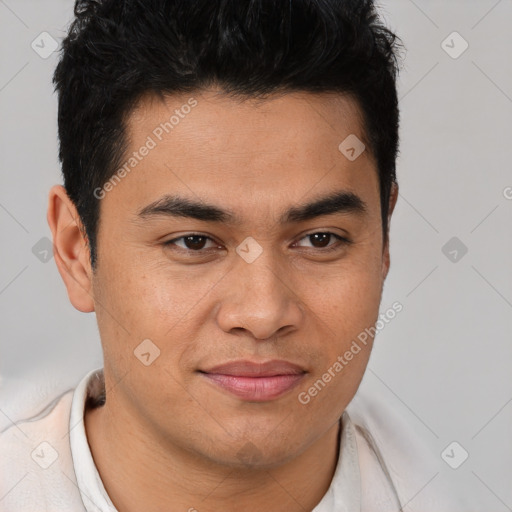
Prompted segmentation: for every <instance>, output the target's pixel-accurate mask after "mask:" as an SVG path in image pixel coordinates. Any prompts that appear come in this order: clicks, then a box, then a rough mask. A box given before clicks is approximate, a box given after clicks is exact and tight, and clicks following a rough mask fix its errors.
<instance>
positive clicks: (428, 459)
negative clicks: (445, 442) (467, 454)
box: [347, 392, 472, 512]
mask: <svg viewBox="0 0 512 512" xmlns="http://www.w3.org/2000/svg"><path fill="white" fill-rule="evenodd" d="M387 403H388V402H386V401H385V400H384V397H382V396H376V395H371V396H370V395H369V394H368V393H360V392H358V393H357V394H356V396H355V397H354V399H353V400H352V402H351V403H350V405H349V406H348V407H347V412H348V414H349V415H350V419H351V421H352V424H353V428H354V431H355V437H356V442H357V447H358V455H359V464H360V470H361V491H362V492H361V494H362V497H363V503H364V502H365V499H366V502H367V503H371V504H372V505H374V504H376V503H377V504H379V507H380V508H379V510H381V511H382V512H385V511H386V507H385V506H383V505H385V504H383V503H379V499H381V498H380V496H379V493H378V492H376V491H375V489H376V488H378V486H376V485H375V483H376V482H378V481H380V482H381V487H383V486H384V485H387V486H388V487H389V488H390V489H394V492H396V498H397V499H398V501H399V502H400V506H401V507H405V506H407V510H410V511H411V512H414V511H416V512H424V511H425V510H436V511H437V512H462V511H467V510H470V509H472V507H471V504H470V503H468V502H467V500H466V499H465V498H464V497H463V496H455V495H454V493H453V491H452V490H451V489H450V487H449V484H448V480H446V479H445V476H446V474H447V471H449V470H450V468H447V467H445V466H446V465H445V463H444V461H443V460H442V459H441V457H440V453H438V451H439V450H437V448H436V446H435V444H436V443H435V442H433V441H432V439H430V438H429V436H430V435H431V434H430V433H429V432H426V433H425V434H424V435H422V434H421V433H420V432H421V431H420V429H419V428H418V426H416V427H415V426H413V424H412V422H409V421H407V420H406V418H405V417H404V416H402V415H400V414H399V413H398V412H397V411H396V410H394V409H393V408H392V407H391V406H389V405H387ZM432 437H433V439H434V440H435V441H437V439H436V438H435V437H434V436H432ZM362 510H366V508H365V507H364V506H363V509H362ZM389 510H393V508H389Z"/></svg>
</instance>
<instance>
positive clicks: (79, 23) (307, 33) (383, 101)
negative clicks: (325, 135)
mask: <svg viewBox="0 0 512 512" xmlns="http://www.w3.org/2000/svg"><path fill="white" fill-rule="evenodd" d="M74 14H75V17H74V19H73V21H72V23H71V25H70V27H69V31H68V34H67V36H66V38H65V39H64V40H63V43H62V48H61V50H60V52H61V54H60V59H59V62H58V64H57V67H56V69H55V73H54V76H53V82H54V84H55V90H56V91H57V92H58V134H59V159H60V162H61V164H62V173H63V176H64V186H65V189H66V192H67V194H68V196H69V198H70V199H71V200H72V201H73V203H74V204H75V206H76V208H77V211H78V214H79V216H80V221H81V224H82V225H81V226H80V227H81V228H83V230H84V235H86V238H87V242H88V245H89V249H90V253H91V265H92V268H93V269H94V268H95V263H96V257H97V255H96V235H97V229H98V223H99V210H100V204H99V199H98V197H96V195H95V194H94V190H97V189H98V187H102V186H103V185H104V184H105V182H106V181H107V180H109V179H110V178H111V177H112V176H113V174H114V173H115V172H116V170H117V169H118V168H119V166H120V165H121V163H122V161H123V157H124V154H125V151H126V150H127V147H126V145H127V138H126V118H127V116H128V115H129V114H130V113H131V112H132V111H133V109H134V108H135V107H136V106H137V103H138V102H139V101H140V100H141V99H142V97H143V96H144V95H145V94H151V93H153V94H156V95H157V96H160V97H164V95H167V94H173V93H192V92H194V91H198V90H200V89H202V88H207V87H210V86H217V87H219V86H220V88H221V89H222V91H224V92H225V93H226V94H232V95H236V96H239V97H248V98H256V97H260V98H264V97H265V96H267V95H269V94H271V93H286V92H292V91H304V92H311V93H321V92H335V93H345V94H348V95H350V96H351V97H353V98H354V99H355V100H356V102H357V105H358V107H359V109H360V111H361V113H362V118H363V129H364V137H365V141H367V142H368V147H367V150H369V151H370V154H371V155H372V156H373V157H374V159H375V162H376V164H377V168H378V174H379V184H380V199H381V214H382V227H383V234H384V239H385V240H387V231H388V225H387V215H388V206H389V197H390V190H391V187H392V183H393V182H396V173H395V162H396V157H397V154H398V143H399V136H398V128H399V110H398V98H397V90H396V78H397V74H398V70H399V66H398V51H397V50H398V49H399V47H401V46H402V44H401V41H400V39H399V38H398V37H397V36H396V35H395V34H394V33H393V32H391V30H389V29H388V28H386V27H385V26H384V25H383V24H382V23H381V21H380V18H379V15H378V13H377V10H376V7H375V5H374V2H373V0H76V3H75V7H74ZM340 142H341V141H340Z"/></svg>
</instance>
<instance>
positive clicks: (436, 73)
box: [0, 0, 512, 511]
mask: <svg viewBox="0 0 512 512" xmlns="http://www.w3.org/2000/svg"><path fill="white" fill-rule="evenodd" d="M72 7H73V2H71V1H70V0H66V1H64V0H46V1H41V0H38V1H35V0H33V1H28V0H0V52H1V55H0V61H1V67H0V118H1V123H0V130H1V136H0V155H1V157H0V168H1V173H0V233H1V240H2V251H1V258H2V259H1V265H0V311H1V324H0V350H1V354H0V355H1V357H0V379H2V380H1V382H2V386H1V388H0V405H1V408H0V423H1V425H3V426H7V425H8V424H10V421H11V420H15V419H18V418H19V417H21V416H23V414H24V413H26V411H27V410H28V408H27V407H28V406H27V405H26V404H28V403H29V402H30V401H32V402H33V403H40V401H41V400H46V399H47V398H48V397H49V396H51V395H52V394H54V392H55V391H56V390H61V389H65V388H67V387H70V386H74V385H76V383H77V382H78V380H80V379H81V377H82V376H83V375H84V374H85V372H86V371H88V370H89V369H92V368H96V367H99V366H101V364H102V358H101V349H100V342H99V336H98V331H97V327H96V322H95V317H94V315H92V314H83V313H80V312H78V311H76V310H74V308H73V307H72V306H71V304H70V303H69V301H68V298H67V294H66V290H65V287H64V285H63V283H62V281H61V278H60V275H59V274H58V272H57V269H56V266H55V263H54V261H53V258H50V259H49V260H48V261H46V262H44V261H41V260H40V258H41V257H42V256H44V252H42V251H44V243H45V242H44V241H43V242H41V239H44V237H48V238H49V237H50V236H51V235H50V231H49V228H48V225H47V222H46V207H47V194H48V190H49V188H50V186H51V185H53V184H54V183H60V182H61V178H60V170H59V164H58V159H57V135H56V97H55V96H54V94H53V88H52V85H51V75H52V73H53V69H54V67H55V64H56V54H55V53H54V54H52V55H50V56H49V57H48V58H46V59H44V58H42V57H40V56H39V55H38V54H37V53H36V52H35V51H34V50H33V49H32V47H31V43H32V41H34V40H35V41H36V42H37V41H40V40H41V36H40V34H41V32H43V31H46V32H48V33H49V34H50V35H51V36H52V37H53V38H55V39H56V40H57V41H59V42H60V39H61V38H62V37H63V36H64V34H65V30H66V27H67V25H68V23H69V20H70V19H71V16H72ZM381 13H382V15H383V17H384V20H385V22H386V24H388V25H389V26H390V27H391V28H392V29H393V30H395V31H396V32H397V33H398V35H399V36H400V37H401V38H402V40H403V41H404V44H405V46H406V48H407V53H406V56H405V61H404V65H403V69H402V71H401V76H400V79H399V91H400V93H399V94H400V99H401V152H400V156H399V159H398V179H399V183H400V198H399V202H398V205H397V208H396V213H395V215H394V219H393V222H392V229H391V255H392V266H391V271H390V274H389V276H388V279H387V282H386V286H385V291H384V298H383V301H382V312H384V311H385V310H386V309H387V308H388V307H389V306H390V305H391V304H392V303H393V302H394V301H400V302H401V303H402V304H403V308H404V309H403V311H402V312H401V313H399V314H398V315H397V316H396V318H395V319H394V320H393V321H392V322H391V323H390V324H389V325H387V326H386V327H385V329H384V330H383V331H382V332H381V333H379V335H378V338H377V342H376V346H375V349H374V353H373V354H372V357H371V361H370V364H369V369H368V371H367V373H366V375H365V378H364V381H363V384H362V386H361V389H360V392H361V393H368V394H374V395H375V396H378V397H380V398H381V399H382V400H383V401H384V402H385V403H386V406H389V407H392V408H394V409H395V410H397V411H398V412H399V413H400V414H401V415H402V416H403V418H405V419H406V421H407V422H408V423H409V424H410V426H411V428H412V429H414V430H415V431H416V432H417V433H418V434H420V435H421V436H422V437H423V438H424V440H425V442H426V443H427V444H428V445H429V446H430V447H431V449H432V450H433V451H434V452H435V453H438V454H441V452H442V451H443V450H444V448H445V447H447V446H448V445H449V444H450V443H451V442H452V441H457V442H458V443H459V444H460V446H461V447H463V448H464V449H465V450H466V451H467V452H468V453H469V458H468V460H467V461H466V462H464V464H462V465H461V466H460V467H459V468H458V469H456V470H454V469H452V468H450V467H448V465H447V464H445V462H444V461H443V460H442V458H441V456H440V455H439V475H440V477H441V478H443V479H444V480H445V481H446V482H448V483H449V485H451V486H453V489H454V490H456V492H460V493H465V494H468V495H470V496H474V497H475V499H478V500H480V502H483V503H485V506H483V507H482V508H479V510H486V511H490V510H495V511H505V510H512V486H510V474H511V460H512V435H511V434H512V429H511V428H510V427H511V425H512V403H511V402H512V372H511V369H510V367H511V363H512V343H511V331H512V314H511V313H512V286H511V284H512V265H511V263H512V262H511V257H510V254H511V249H512V230H511V220H512V172H511V163H510V162H511V160H512V149H511V147H512V127H511V124H512V123H511V122H512V58H511V53H512V30H511V28H510V25H511V23H512V1H511V0H501V1H496V0H489V1H488V0H482V1H468V0H466V1H446V0H445V1H437V0H436V1H434V0H432V1H427V0H424V1H421V0H416V1H415V2H413V1H412V0H398V1H393V2H392V1H384V2H381ZM454 31H457V32H458V33H459V34H460V35H461V36H462V37H463V38H464V39H465V40H466V41H467V42H468V44H469V47H468V49H467V50H466V51H465V52H464V53H462V54H461V55H460V56H458V57H457V58H453V56H450V55H449V54H448V53H447V52H446V51H445V49H447V50H448V51H450V52H452V55H454V52H455V53H458V52H459V51H460V49H461V48H462V46H461V41H460V40H458V39H457V36H455V38H454V37H453V36H450V37H449V38H448V40H447V42H446V43H445V44H443V41H444V40H446V38H447V37H448V36H449V35H450V34H452V32H454ZM446 45H449V46H451V47H452V48H451V49H450V48H446ZM46 48H48V47H47V46H46ZM507 187H510V188H507ZM453 237H457V240H456V241H455V242H452V243H454V244H455V245H453V246H452V245H449V246H448V248H447V249H445V250H444V252H443V249H442V248H443V246H445V244H446V243H447V242H448V241H449V240H450V239H452V238H453ZM36 244H43V245H42V246H39V245H36ZM34 246H36V249H37V248H39V258H38V257H36V255H35V254H34V253H33V247H34ZM41 247H42V249H41ZM464 247H466V248H467V253H466V254H465V255H462V254H463V249H464ZM453 250H455V251H457V254H456V256H457V260H456V261H452V260H453V258H454V257H455V253H454V252H453ZM450 251H451V254H450ZM35 252H36V253H37V252H38V251H37V250H35ZM445 253H446V254H445ZM34 385H37V386H36V387H34ZM28 390H30V393H29V391H28ZM34 395H36V396H34ZM13 397H15V398H14V399H13ZM456 450H459V448H457V449H456ZM455 455H456V457H458V456H460V453H459V452H457V451H456V452H455ZM425 484H426V485H428V482H425ZM418 491H419V492H420V491H421V490H420V489H418Z"/></svg>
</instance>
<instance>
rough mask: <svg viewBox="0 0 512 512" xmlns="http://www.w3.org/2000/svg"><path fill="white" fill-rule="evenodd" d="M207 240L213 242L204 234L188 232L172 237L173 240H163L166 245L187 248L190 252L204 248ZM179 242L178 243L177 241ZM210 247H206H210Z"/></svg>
mask: <svg viewBox="0 0 512 512" xmlns="http://www.w3.org/2000/svg"><path fill="white" fill-rule="evenodd" d="M208 241H211V242H213V240H212V239H211V238H210V237H208V236H205V235H200V234H190V235H185V236H180V237H179V238H174V239H173V240H169V241H168V242H165V244H164V245H166V246H176V247H179V248H180V249H183V250H188V251H192V252H199V251H200V250H202V249H205V245H206V244H207V242H208ZM178 242H180V243H178ZM211 247H212V246H210V247H206V248H207V249H208V248H211Z"/></svg>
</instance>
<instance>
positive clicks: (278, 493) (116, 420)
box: [84, 400, 340, 512]
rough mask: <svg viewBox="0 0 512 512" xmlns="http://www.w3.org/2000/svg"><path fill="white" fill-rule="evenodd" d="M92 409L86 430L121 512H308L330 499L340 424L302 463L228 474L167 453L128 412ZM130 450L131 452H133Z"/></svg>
mask: <svg viewBox="0 0 512 512" xmlns="http://www.w3.org/2000/svg"><path fill="white" fill-rule="evenodd" d="M109 405H110V404H109V400H107V402H106V404H105V405H104V406H103V407H98V408H95V409H86V411H85V417H84V418H85V419H84V422H85V429H86V432H87V438H88V442H89V445H90V448H91V452H92V456H93V459H94V461H95V464H96V467H97V468H98V472H99V474H100V477H101V479H102V481H103V484H104V486H105V489H106V491H107V493H108V495H109V497H110V499H111V500H112V502H113V503H114V505H115V506H116V508H117V510H118V511H119V512H132V511H140V510H153V511H160V510H161V511H167V512H168V511H169V510H171V509H170V508H169V507H170V506H172V510H187V511H190V512H194V511H197V512H208V511H218V510H235V509H236V510H244V511H247V512H252V511H254V512H256V511H258V512H259V511H260V510H266V511H269V512H273V511H276V512H278V511H279V512H281V511H282V510H287V511H289V512H295V511H297V512H305V511H310V510H312V509H313V508H314V507H315V506H316V505H317V504H318V502H319V501H320V500H321V499H322V497H323V496H324V494H325V493H326V492H327V490H328V488H329V486H330V484H331V481H332V477H333V475H334V471H335V469H336V464H337V460H338V449H339V434H340V432H339V427H340V422H339V421H338V422H337V423H335V424H334V425H333V426H332V427H331V428H329V430H328V431H327V432H326V433H325V434H324V435H323V436H321V437H320V438H319V439H317V440H316V441H315V442H314V443H312V444H311V445H310V446H309V447H308V448H307V449H306V450H305V451H304V452H302V453H301V454H300V455H299V456H298V457H296V458H294V459H292V460H290V461H287V462H286V463H285V464H282V465H280V466H278V467H273V468H271V469H261V468H256V469H255V468H252V467H247V468H245V469H240V468H239V467H229V466H226V465H219V464H215V463H214V462H212V461H211V460H205V459H204V458H203V457H200V456H199V455H197V454H192V453H190V452H189V451H186V450H182V449H180V448H179V447H177V446H173V445H172V444H171V445H169V443H168V444H166V445H165V447H163V446H162V445H161V444H159V443H158V442H157V441H153V440H152V439H157V437H158V436H157V435H155V436H151V434H150V433H149V432H148V426H147V425H146V424H145V425H144V426H142V425H141V424H140V423H138V422H137V420H136V419H134V418H133V417H132V416H130V417H129V418H128V417H126V416H127V414H126V409H123V408H119V409H116V410H115V414H114V411H113V410H112V409H113V407H114V406H110V407H109ZM128 447H129V449H128Z"/></svg>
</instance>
